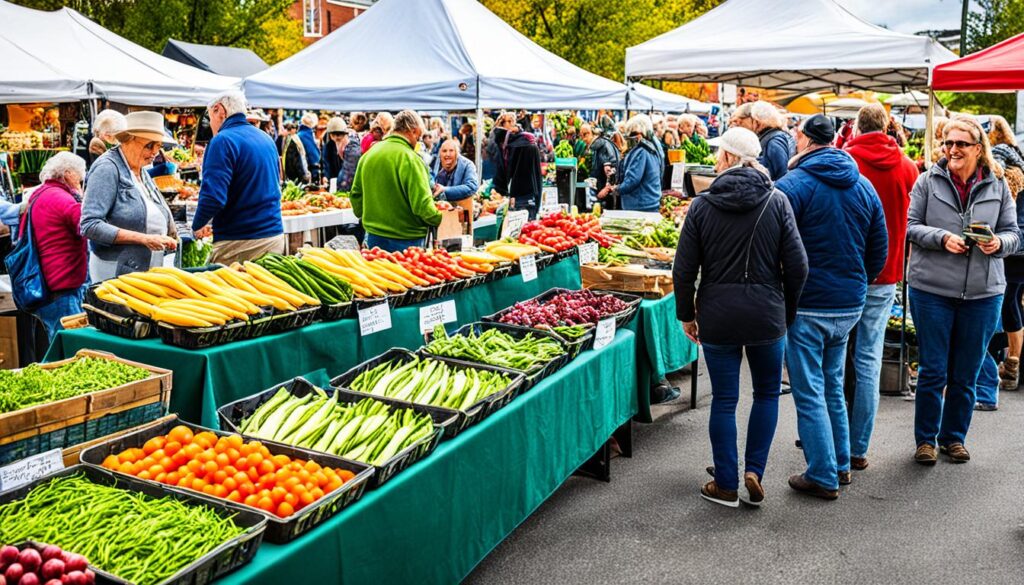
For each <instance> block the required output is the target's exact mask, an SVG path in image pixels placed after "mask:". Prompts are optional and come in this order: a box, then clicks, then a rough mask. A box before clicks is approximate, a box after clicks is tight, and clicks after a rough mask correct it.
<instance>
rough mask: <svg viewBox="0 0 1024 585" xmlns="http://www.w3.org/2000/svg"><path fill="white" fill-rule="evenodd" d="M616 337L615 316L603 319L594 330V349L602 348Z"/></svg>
mask: <svg viewBox="0 0 1024 585" xmlns="http://www.w3.org/2000/svg"><path fill="white" fill-rule="evenodd" d="M613 339H615V317H609V318H608V319H601V320H600V321H598V322H597V331H595V332H594V349H601V348H602V347H604V346H606V345H608V344H609V343H611V342H612V340H613Z"/></svg>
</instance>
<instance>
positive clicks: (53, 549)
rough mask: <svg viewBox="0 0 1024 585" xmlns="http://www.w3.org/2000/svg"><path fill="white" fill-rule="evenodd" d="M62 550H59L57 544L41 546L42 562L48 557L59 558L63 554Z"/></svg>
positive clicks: (48, 558)
mask: <svg viewBox="0 0 1024 585" xmlns="http://www.w3.org/2000/svg"><path fill="white" fill-rule="evenodd" d="M63 552H64V551H62V550H60V547H59V546H54V545H52V544H48V545H46V546H45V547H43V562H46V561H48V560H50V559H59V558H61V554H63Z"/></svg>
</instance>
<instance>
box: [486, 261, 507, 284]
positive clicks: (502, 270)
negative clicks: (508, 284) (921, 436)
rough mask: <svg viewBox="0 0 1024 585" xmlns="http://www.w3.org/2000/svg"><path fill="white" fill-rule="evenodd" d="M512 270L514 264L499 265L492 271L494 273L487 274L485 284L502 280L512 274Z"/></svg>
mask: <svg viewBox="0 0 1024 585" xmlns="http://www.w3.org/2000/svg"><path fill="white" fill-rule="evenodd" d="M511 268H512V264H511V263H507V264H499V265H497V266H496V267H495V268H494V270H492V271H490V272H488V273H487V274H485V275H484V283H488V282H494V281H495V280H500V279H502V278H505V277H506V276H508V275H509V273H510V272H511Z"/></svg>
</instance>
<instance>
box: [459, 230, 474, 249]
mask: <svg viewBox="0 0 1024 585" xmlns="http://www.w3.org/2000/svg"><path fill="white" fill-rule="evenodd" d="M461 239H462V249H463V250H468V249H470V248H472V247H473V235H472V234H466V235H464V236H462V237H461Z"/></svg>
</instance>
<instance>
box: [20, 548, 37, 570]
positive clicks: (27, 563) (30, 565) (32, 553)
mask: <svg viewBox="0 0 1024 585" xmlns="http://www.w3.org/2000/svg"><path fill="white" fill-rule="evenodd" d="M18 562H19V563H21V566H22V567H24V568H25V571H26V572H29V573H34V572H35V571H36V569H38V568H39V565H41V564H43V557H41V556H40V555H39V551H37V550H36V549H34V548H26V549H25V550H23V551H21V554H19V555H18Z"/></svg>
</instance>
